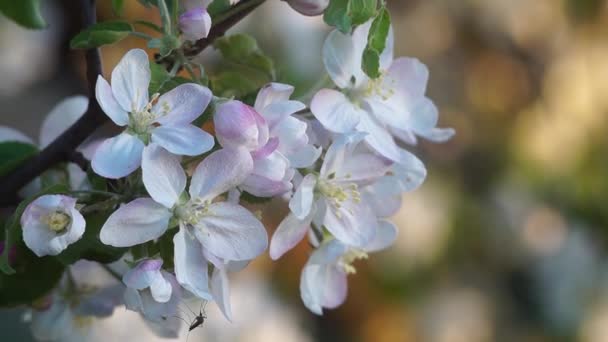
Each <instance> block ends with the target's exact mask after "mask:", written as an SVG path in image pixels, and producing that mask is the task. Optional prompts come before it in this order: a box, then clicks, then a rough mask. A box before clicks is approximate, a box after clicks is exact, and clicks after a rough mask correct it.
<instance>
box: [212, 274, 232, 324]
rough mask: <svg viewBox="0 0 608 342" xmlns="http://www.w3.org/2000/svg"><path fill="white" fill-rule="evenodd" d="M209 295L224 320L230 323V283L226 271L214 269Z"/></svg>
mask: <svg viewBox="0 0 608 342" xmlns="http://www.w3.org/2000/svg"><path fill="white" fill-rule="evenodd" d="M211 293H212V294H213V299H214V300H215V302H216V303H217V306H218V307H219V308H220V310H222V313H223V314H224V316H225V317H226V319H227V320H228V321H230V322H232V310H231V308H230V283H229V281H228V274H226V271H224V270H222V269H219V268H216V269H215V270H213V274H212V275H211Z"/></svg>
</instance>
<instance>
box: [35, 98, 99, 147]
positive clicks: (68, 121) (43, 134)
mask: <svg viewBox="0 0 608 342" xmlns="http://www.w3.org/2000/svg"><path fill="white" fill-rule="evenodd" d="M88 106H89V99H88V98H87V97H86V96H82V95H77V96H70V97H67V98H65V99H64V100H62V101H61V102H59V103H58V104H57V105H56V106H55V107H54V108H53V109H52V110H51V112H50V113H49V114H47V116H46V118H45V119H44V121H43V122H42V126H41V128H40V148H45V147H47V146H48V145H49V144H50V143H52V142H53V140H55V139H56V138H57V137H58V136H60V135H61V134H62V133H63V132H65V131H66V130H67V129H68V128H69V127H70V126H72V125H73V124H74V123H75V122H76V121H78V119H80V117H82V115H83V114H84V112H86V110H87V107H88Z"/></svg>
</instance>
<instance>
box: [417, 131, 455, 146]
mask: <svg viewBox="0 0 608 342" xmlns="http://www.w3.org/2000/svg"><path fill="white" fill-rule="evenodd" d="M454 134H456V131H455V130H454V129H453V128H433V129H432V130H430V131H428V132H425V133H423V134H419V135H420V136H421V137H423V138H425V139H427V140H430V141H432V142H436V143H442V142H446V141H448V140H450V139H452V137H453V136H454Z"/></svg>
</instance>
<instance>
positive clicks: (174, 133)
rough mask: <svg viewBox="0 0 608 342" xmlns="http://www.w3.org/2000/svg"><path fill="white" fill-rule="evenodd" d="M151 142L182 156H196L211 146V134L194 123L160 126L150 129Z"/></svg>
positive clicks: (213, 142)
mask: <svg viewBox="0 0 608 342" xmlns="http://www.w3.org/2000/svg"><path fill="white" fill-rule="evenodd" d="M152 142H153V143H157V144H159V145H161V146H162V147H164V148H165V149H167V150H168V151H169V152H171V153H173V154H177V155H183V156H198V155H201V154H203V153H205V152H207V151H209V150H211V148H212V147H213V145H214V144H215V141H214V139H213V137H212V136H211V134H209V133H207V132H205V131H203V130H202V129H200V128H198V127H196V126H194V125H185V126H160V127H158V128H155V129H154V131H152Z"/></svg>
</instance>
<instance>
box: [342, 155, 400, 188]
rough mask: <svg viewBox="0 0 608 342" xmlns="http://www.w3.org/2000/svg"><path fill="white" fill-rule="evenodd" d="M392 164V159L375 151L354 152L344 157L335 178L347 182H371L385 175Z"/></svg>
mask: <svg viewBox="0 0 608 342" xmlns="http://www.w3.org/2000/svg"><path fill="white" fill-rule="evenodd" d="M392 164H393V163H392V162H391V161H390V160H388V159H386V158H383V157H381V156H379V155H376V154H373V153H369V152H362V153H352V154H350V155H349V156H347V158H345V159H344V163H343V164H342V165H341V167H340V168H339V169H338V170H337V172H336V177H335V178H336V180H338V181H341V182H346V183H356V184H361V183H363V184H365V183H370V182H372V181H374V180H376V179H378V178H380V177H382V176H384V175H385V174H386V173H387V172H388V171H389V168H390V166H391V165H392Z"/></svg>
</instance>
